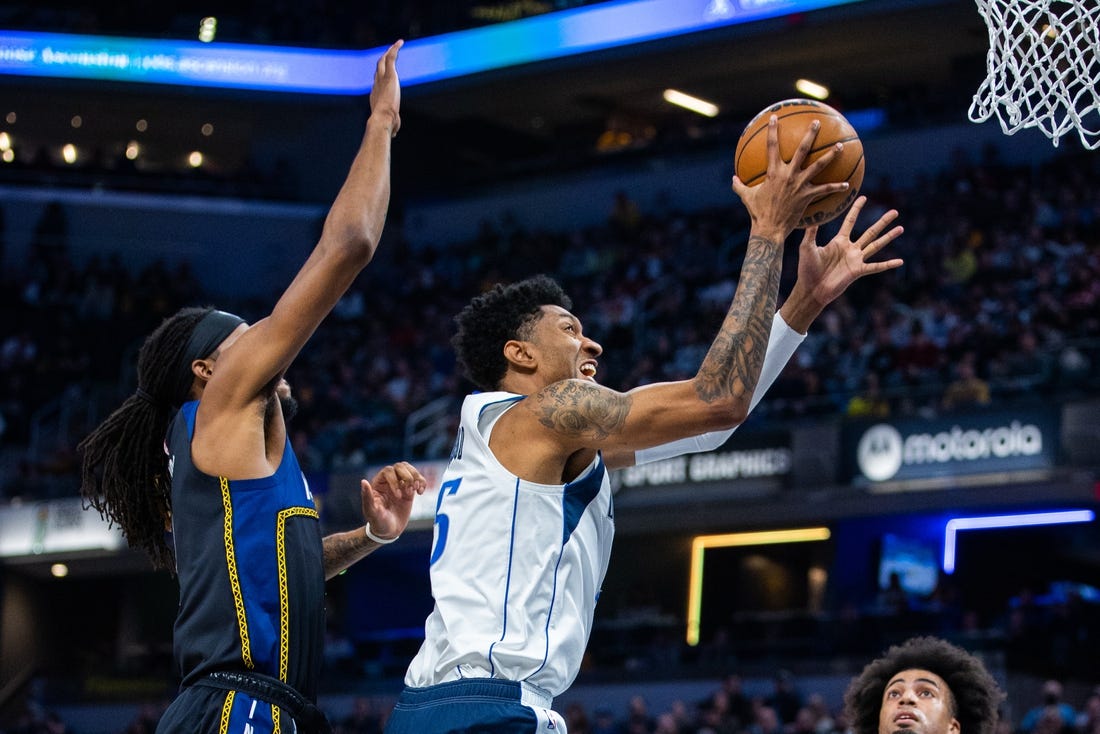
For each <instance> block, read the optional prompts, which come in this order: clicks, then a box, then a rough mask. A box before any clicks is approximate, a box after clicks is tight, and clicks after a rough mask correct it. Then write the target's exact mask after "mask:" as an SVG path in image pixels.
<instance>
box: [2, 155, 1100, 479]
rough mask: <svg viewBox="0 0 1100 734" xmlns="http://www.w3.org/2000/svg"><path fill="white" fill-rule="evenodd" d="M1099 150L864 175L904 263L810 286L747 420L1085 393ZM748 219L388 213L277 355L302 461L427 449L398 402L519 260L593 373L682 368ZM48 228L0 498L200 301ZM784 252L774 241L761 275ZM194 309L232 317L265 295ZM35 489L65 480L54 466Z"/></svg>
mask: <svg viewBox="0 0 1100 734" xmlns="http://www.w3.org/2000/svg"><path fill="white" fill-rule="evenodd" d="M1098 169H1100V156H1097V155H1096V154H1083V153H1078V154H1067V155H1064V156H1062V157H1059V158H1056V159H1053V160H1052V161H1051V162H1048V163H1046V164H1043V165H1041V166H1037V167H1025V166H1009V165H1005V164H1002V163H1001V162H1000V161H999V159H998V157H997V153H996V150H995V149H989V150H986V151H983V152H982V153H981V154H980V155H972V156H967V155H965V154H963V153H959V154H958V156H957V158H956V159H955V161H954V163H953V165H952V166H950V167H949V168H947V169H946V170H944V171H942V172H941V173H940V174H939V175H937V176H934V177H927V178H924V179H921V180H918V181H916V182H915V183H914V184H913V185H911V186H906V187H900V186H895V185H892V184H891V182H890V181H889V180H887V179H880V180H878V181H874V182H868V184H867V185H866V186H865V191H866V193H867V194H868V195H869V197H870V204H869V205H868V207H867V209H866V210H865V213H864V216H863V222H864V224H866V223H869V222H871V221H873V220H874V218H875V217H877V216H878V214H879V213H881V212H882V211H884V210H885V209H886V208H889V207H896V208H897V209H899V210H900V211H901V213H902V214H901V218H900V220H899V221H900V222H901V223H902V224H904V226H905V228H906V233H905V235H904V236H903V237H902V238H901V239H900V240H898V241H897V242H896V243H894V244H893V245H892V246H891V250H892V252H891V255H893V256H901V257H903V258H904V259H905V261H906V263H905V266H904V267H902V268H901V269H899V270H896V271H893V272H891V273H888V274H886V275H883V276H878V277H876V278H871V279H867V280H864V281H859V282H857V283H856V284H855V285H854V286H853V287H852V288H851V289H849V292H848V293H847V294H846V295H845V296H844V297H843V298H842V299H840V300H838V301H837V302H836V303H834V304H833V305H832V306H830V308H829V309H827V310H826V312H825V313H824V314H823V315H822V317H821V318H819V320H818V322H817V323H816V324H815V325H814V327H813V328H812V330H811V332H810V335H809V337H808V338H807V340H806V342H805V344H804V345H803V346H802V347H801V348H800V350H799V351H798V353H797V354H796V356H795V358H794V359H793V360H792V361H791V363H790V364H789V365H788V367H787V369H786V370H785V371H784V372H783V374H782V375H781V376H780V378H779V379H778V380H777V382H776V383H775V385H774V386H773V387H772V388H771V391H770V392H769V395H768V398H767V399H766V400H764V401H763V402H762V403H761V404H760V406H759V407H758V408H757V411H756V413H754V415H753V416H752V417H751V418H750V420H751V421H757V422H764V421H791V420H801V419H809V418H818V417H821V416H836V415H848V416H852V417H869V416H871V417H880V418H881V417H886V416H895V417H900V416H913V415H920V416H933V415H936V414H939V413H944V412H950V411H957V410H973V409H975V408H977V409H980V408H982V407H985V406H997V405H1005V404H1008V403H1010V402H1013V401H1028V402H1040V401H1041V402H1049V401H1052V400H1062V399H1071V398H1081V397H1083V396H1088V395H1095V394H1096V393H1097V390H1098V389H1100V184H1098V182H1100V170H1098ZM0 217H2V210H0ZM0 224H2V220H0ZM836 227H837V223H835V222H834V223H832V224H830V225H827V226H826V227H825V228H823V230H822V232H821V234H820V235H819V239H820V240H821V241H822V242H823V241H824V240H825V239H826V238H828V237H830V236H831V235H832V233H833V232H835V228H836ZM747 231H748V222H747V219H746V217H745V215H744V210H743V208H742V207H740V206H738V205H736V203H734V202H731V204H730V206H728V207H724V208H722V209H720V210H709V211H692V212H687V211H677V210H674V209H673V208H671V207H669V206H668V205H667V204H665V203H662V202H661V201H653V202H647V203H645V204H641V203H639V202H636V201H634V200H632V199H631V197H630V196H629V194H628V193H627V192H619V193H617V194H615V195H614V196H613V197H609V215H608V218H607V221H606V222H605V223H602V224H600V225H598V226H592V227H587V228H583V229H573V230H570V229H568V228H563V229H562V230H560V231H532V230H528V229H526V228H525V227H523V226H522V225H521V224H520V223H519V222H518V221H517V220H516V219H515V218H513V217H509V216H504V217H502V218H501V219H500V220H499V221H489V220H486V221H485V222H484V224H483V226H482V229H481V232H480V233H479V234H478V236H476V237H475V238H472V239H470V240H469V241H466V242H460V243H456V244H454V245H448V246H446V247H439V248H431V247H429V248H414V247H412V246H410V245H408V244H407V243H405V242H404V241H402V240H401V235H400V230H399V225H398V227H397V228H395V229H393V230H391V231H390V232H389V233H388V234H387V237H388V238H389V239H388V241H387V243H386V244H385V245H384V247H383V248H382V249H381V250H380V254H379V256H378V257H377V258H376V260H375V262H373V263H372V264H371V266H370V267H369V268H368V269H367V271H366V272H365V273H364V275H363V276H361V278H360V279H359V281H357V283H356V284H355V285H354V286H353V288H352V290H351V291H350V292H349V293H348V294H347V296H346V297H345V298H344V299H343V300H342V301H341V302H340V304H339V305H338V307H337V308H336V310H335V312H334V313H333V314H332V316H331V317H330V318H329V319H328V320H327V321H326V322H325V323H324V324H323V325H322V327H321V329H320V330H319V331H318V333H317V334H316V335H315V337H314V338H313V340H312V341H311V342H310V343H309V345H308V346H307V348H306V349H305V350H304V351H303V353H302V355H301V356H300V357H299V359H298V360H297V362H296V363H295V364H294V366H293V367H292V369H291V372H290V373H289V375H288V378H289V380H290V382H291V384H292V385H293V386H294V389H295V392H296V396H297V398H298V400H299V402H300V405H301V410H300V412H299V416H298V418H296V419H295V421H294V425H293V426H292V431H293V440H294V442H295V445H296V446H297V448H298V449H299V452H300V458H301V460H302V462H303V464H304V465H305V466H306V467H307V468H308V469H312V470H324V469H332V468H343V467H359V466H362V465H364V464H367V463H384V462H387V461H392V460H394V459H396V458H406V457H415V458H440V457H441V456H444V455H445V454H446V451H447V450H448V448H449V445H450V440H451V436H450V426H449V425H448V424H447V423H446V422H445V419H443V420H442V422H440V423H438V424H437V425H434V426H429V430H428V431H427V438H426V439H425V440H423V441H421V442H419V443H417V444H416V445H409V443H408V442H407V441H406V436H407V431H408V429H409V427H410V426H409V418H410V415H412V414H413V413H414V412H415V411H418V409H421V408H424V407H425V406H429V405H435V406H436V407H438V408H440V410H439V413H440V415H443V416H446V415H453V414H455V413H456V412H457V411H454V410H449V408H453V407H454V406H455V405H457V403H458V402H459V401H460V400H461V397H462V396H463V395H464V394H465V393H466V392H467V391H468V389H469V387H470V386H469V385H468V384H466V383H465V382H464V380H462V379H461V378H460V377H459V376H458V375H457V374H456V371H455V364H454V357H453V353H452V349H451V347H450V344H449V339H450V336H451V333H452V322H451V319H452V317H453V315H454V314H455V313H457V311H458V310H459V309H460V308H461V307H462V305H463V304H465V302H466V301H468V300H469V298H470V297H471V296H473V295H475V294H476V293H478V292H479V291H480V290H482V289H484V288H486V287H487V286H489V285H491V284H492V283H494V282H498V281H509V280H514V279H518V278H522V277H525V276H527V275H530V274H533V273H536V272H546V273H550V274H553V275H554V276H556V277H557V278H559V279H560V280H561V281H562V283H563V284H564V286H565V287H566V290H567V291H568V292H569V293H570V295H571V296H572V298H573V300H574V306H575V307H574V311H575V312H576V313H577V314H578V315H579V316H580V318H581V319H582V321H583V323H584V327H585V332H586V333H588V334H591V335H592V336H593V337H594V338H596V339H597V340H598V341H599V342H600V343H601V344H602V345H603V347H604V353H603V355H602V357H601V360H600V361H601V366H600V377H599V379H600V380H601V382H603V383H604V384H607V385H610V386H613V387H618V388H629V387H633V386H637V385H641V384H645V383H649V382H653V381H657V380H664V379H678V378H683V377H688V376H690V375H692V374H693V373H694V371H695V370H696V368H697V367H698V365H699V363H700V361H701V359H702V357H703V355H704V353H705V351H706V349H707V347H708V346H709V341H710V338H711V336H712V335H713V333H714V332H715V330H716V328H717V326H718V324H719V323H720V322H721V319H722V317H723V315H724V313H725V311H726V307H727V305H728V303H729V301H730V298H731V297H732V294H733V292H734V289H735V288H736V285H737V275H738V272H739V269H740V265H741V259H742V257H743V254H744V243H745V241H746V236H747ZM0 232H2V228H0ZM67 238H68V231H67V225H66V222H65V214H64V209H63V207H61V206H60V205H51V206H49V207H47V209H46V211H45V213H44V214H43V216H42V218H41V221H40V222H39V225H38V227H37V229H36V231H35V234H34V239H33V243H32V245H31V247H30V252H29V256H28V257H27V258H26V259H25V260H24V261H23V262H10V260H11V259H12V258H8V260H9V262H6V263H5V267H4V269H3V275H2V276H0V277H2V288H0V307H2V309H3V312H4V314H5V317H6V318H5V322H6V323H7V324H9V325H12V328H10V329H7V330H5V334H4V335H3V337H2V340H0V421H2V429H0V447H5V446H6V447H25V446H30V447H31V449H32V450H31V451H30V452H29V453H28V454H27V458H26V459H25V460H24V461H23V462H22V464H21V466H20V468H19V472H18V473H17V474H16V475H15V476H14V477H12V478H9V480H8V481H7V483H6V486H4V487H3V488H2V490H0V496H2V495H7V496H9V497H10V496H16V495H20V494H26V493H28V492H34V487H35V486H36V485H37V486H43V485H49V484H50V483H51V477H57V476H61V477H65V478H67V476H68V474H69V473H70V472H71V471H72V468H73V462H74V456H73V447H74V446H75V443H76V442H77V441H78V440H79V439H80V438H81V435H80V431H81V430H82V429H83V428H84V427H85V425H86V423H87V422H90V421H93V420H94V419H96V418H99V417H102V416H101V414H100V411H102V410H103V409H105V408H106V407H109V406H111V405H113V404H114V402H115V401H117V400H118V398H119V395H120V394H124V393H127V392H129V391H130V390H132V388H133V384H132V370H133V363H134V359H135V355H136V348H137V346H138V344H139V343H140V339H141V338H142V337H143V336H144V335H145V334H146V333H148V331H149V330H151V328H152V327H153V326H155V325H156V323H158V321H159V320H160V319H161V318H162V317H163V316H164V315H166V314H169V313H171V312H173V311H174V310H175V309H176V308H178V307H179V306H181V305H184V304H196V303H199V304H201V303H205V302H207V301H208V300H209V299H208V296H206V295H205V294H204V292H203V287H202V284H201V283H200V282H198V279H197V278H196V277H195V275H194V274H193V272H192V271H191V269H190V268H189V266H188V264H187V263H186V262H182V261H181V262H178V263H163V262H158V263H155V264H153V265H150V266H148V267H146V268H144V269H143V270H141V271H135V270H133V269H131V268H129V267H128V266H127V264H126V263H125V261H124V260H123V259H122V258H121V257H120V255H119V254H118V253H104V254H103V255H102V256H97V257H93V258H91V259H89V260H87V261H85V262H76V261H75V260H74V258H73V256H72V254H71V252H70V250H69V247H68V245H67V241H68V239H67ZM884 256H885V255H884ZM796 257H797V248H796V247H794V246H793V245H792V246H789V247H788V248H787V258H786V260H787V261H786V262H785V265H784V273H783V285H782V292H783V293H785V292H786V291H787V290H788V289H789V287H790V285H791V283H792V282H793V278H794V274H795V272H796ZM781 297H782V296H781ZM216 305H218V306H219V307H221V308H225V309H231V310H236V311H238V312H239V313H241V314H242V316H244V317H245V318H248V319H254V318H258V317H260V316H263V315H264V314H265V313H266V312H267V310H268V309H270V308H271V306H272V304H271V303H248V302H242V303H227V302H219V303H218V304H216ZM77 407H79V409H80V410H81V411H84V413H86V414H87V415H86V416H85V417H86V420H85V422H84V423H82V422H81V420H79V419H78V418H79V416H77V418H73V417H72V416H69V418H70V420H69V422H68V423H67V424H66V425H68V426H70V429H69V432H70V434H71V435H63V436H60V437H55V438H57V439H58V440H57V441H56V442H55V444H47V445H42V444H43V440H42V435H41V433H42V432H41V431H40V430H39V427H38V423H39V422H40V421H36V416H40V415H41V414H42V411H44V410H45V411H47V412H48V411H54V412H55V413H56V412H59V411H66V410H67V411H70V412H71V411H72V410H74V409H76V408H77ZM97 408H98V409H99V411H97V410H96V409H97ZM57 486H58V490H57V491H58V492H59V493H61V494H63V495H71V493H72V484H71V482H70V483H69V484H67V485H66V484H64V482H62V483H61V484H59V485H57ZM46 491H47V492H48V491H49V490H48V489H47V490H46Z"/></svg>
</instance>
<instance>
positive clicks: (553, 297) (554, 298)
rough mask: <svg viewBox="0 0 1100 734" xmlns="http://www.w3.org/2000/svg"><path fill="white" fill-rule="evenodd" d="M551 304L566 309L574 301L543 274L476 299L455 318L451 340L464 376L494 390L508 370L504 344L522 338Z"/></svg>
mask: <svg viewBox="0 0 1100 734" xmlns="http://www.w3.org/2000/svg"><path fill="white" fill-rule="evenodd" d="M551 305H553V306H561V307H562V308H565V309H569V308H572V307H573V302H572V301H571V300H570V298H569V296H567V295H565V292H564V291H563V290H562V289H561V286H560V285H558V284H557V283H556V282H555V281H554V280H553V279H551V278H549V277H547V276H545V275H536V276H534V277H531V278H528V279H526V280H522V281H520V282H518V283H513V284H511V285H502V284H500V283H498V284H497V285H495V286H493V287H492V288H491V289H490V290H488V291H487V292H485V293H482V294H481V295H479V296H476V297H475V298H474V299H473V300H472V301H470V303H469V304H467V306H466V307H465V308H463V309H462V311H460V312H459V314H458V316H456V317H455V323H456V324H457V325H458V332H457V333H456V334H455V336H454V338H453V339H451V344H452V345H453V346H454V348H455V356H456V357H457V359H458V364H459V366H460V367H461V368H462V372H463V374H465V375H466V377H467V378H468V379H469V380H470V382H472V383H474V384H475V385H477V387H478V389H479V390H496V389H497V388H498V387H499V386H500V381H501V380H502V379H504V373H505V372H506V371H507V369H508V362H507V361H506V360H505V359H504V352H503V347H504V343H505V342H507V341H508V340H509V339H522V338H523V337H524V334H525V330H526V329H527V328H528V327H529V326H530V325H531V324H533V323H534V322H535V321H536V320H537V319H538V317H539V315H540V314H541V308H540V307H541V306H551Z"/></svg>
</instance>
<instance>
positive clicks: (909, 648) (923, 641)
mask: <svg viewBox="0 0 1100 734" xmlns="http://www.w3.org/2000/svg"><path fill="white" fill-rule="evenodd" d="M914 669H919V670H927V671H929V672H932V673H935V674H936V675H938V676H939V677H940V678H943V681H944V683H946V684H947V687H948V688H949V689H950V693H951V703H952V709H953V710H952V712H951V714H952V716H953V717H954V718H955V719H957V720H958V722H959V727H960V730H961V734H991V733H992V731H993V728H994V726H995V725H996V723H997V715H998V714H997V711H998V706H999V705H1000V703H1001V700H1002V699H1003V698H1004V693H1002V692H1001V689H1000V687H999V686H998V685H997V681H995V680H994V679H993V676H992V675H990V674H989V671H988V670H986V667H985V665H984V664H983V663H982V661H981V660H979V659H978V658H977V657H975V656H974V655H972V654H971V653H969V652H967V651H966V650H964V649H963V648H961V647H959V646H957V645H953V644H951V643H950V642H947V641H946V640H941V639H940V638H938V637H914V638H911V639H909V640H906V641H905V642H904V643H902V644H900V645H894V646H893V647H891V648H890V649H889V650H887V651H886V653H885V654H884V655H883V656H882V657H880V658H878V659H877V660H874V661H872V662H871V663H869V664H868V665H867V666H866V667H865V668H864V669H863V672H862V673H860V674H859V677H857V678H855V679H853V680H852V682H851V684H850V685H849V686H848V690H847V691H846V692H845V694H844V707H845V710H846V711H847V713H848V717H849V719H850V720H851V722H852V730H853V732H854V734H878V720H879V712H880V711H881V709H882V696H883V694H884V693H885V692H886V686H887V684H888V683H889V682H890V679H891V678H893V677H894V675H896V674H897V673H900V672H901V671H903V670H914Z"/></svg>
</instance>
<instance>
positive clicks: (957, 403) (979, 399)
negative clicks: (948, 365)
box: [941, 352, 991, 411]
mask: <svg viewBox="0 0 1100 734" xmlns="http://www.w3.org/2000/svg"><path fill="white" fill-rule="evenodd" d="M976 361H977V359H976V357H975V355H974V353H973V352H968V353H967V354H966V355H964V356H963V358H962V359H961V360H959V362H958V363H957V364H956V365H955V379H954V380H952V381H951V382H950V383H949V384H948V385H947V389H946V390H944V394H943V400H942V403H941V404H942V406H943V409H944V410H948V411H950V410H959V409H965V408H972V407H982V406H986V405H989V403H990V399H991V398H990V394H989V383H988V382H986V381H985V380H983V379H982V378H981V377H978V373H977V368H976V366H975V362H976Z"/></svg>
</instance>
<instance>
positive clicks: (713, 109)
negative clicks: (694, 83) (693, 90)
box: [663, 89, 718, 117]
mask: <svg viewBox="0 0 1100 734" xmlns="http://www.w3.org/2000/svg"><path fill="white" fill-rule="evenodd" d="M663 96H664V98H665V101H666V102H668V103H669V104H674V105H676V106H677V107H683V108H684V109H685V110H691V111H692V112H695V113H698V114H700V115H703V116H704V117H717V116H718V105H716V104H714V103H713V102H708V101H706V100H705V99H700V98H698V97H693V96H692V95H690V94H687V93H686V92H681V91H680V90H678V89H666V90H665V93H664V95H663Z"/></svg>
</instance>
